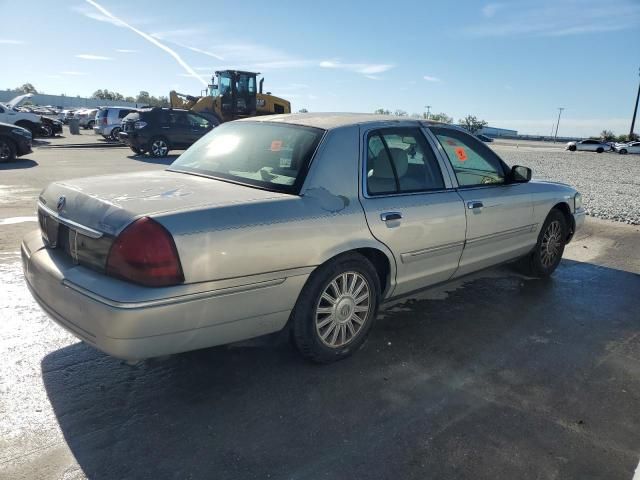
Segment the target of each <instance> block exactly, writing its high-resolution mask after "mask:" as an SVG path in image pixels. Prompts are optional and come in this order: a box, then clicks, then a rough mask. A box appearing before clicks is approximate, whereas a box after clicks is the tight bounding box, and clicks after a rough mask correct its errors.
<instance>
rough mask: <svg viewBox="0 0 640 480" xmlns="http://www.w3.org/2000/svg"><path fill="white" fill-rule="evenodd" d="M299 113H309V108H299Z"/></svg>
mask: <svg viewBox="0 0 640 480" xmlns="http://www.w3.org/2000/svg"><path fill="white" fill-rule="evenodd" d="M298 113H309V110H307V109H306V108H301V109H300V110H298Z"/></svg>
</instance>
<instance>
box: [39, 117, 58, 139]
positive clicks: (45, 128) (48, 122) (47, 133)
mask: <svg viewBox="0 0 640 480" xmlns="http://www.w3.org/2000/svg"><path fill="white" fill-rule="evenodd" d="M40 120H41V122H42V125H41V126H40V129H39V130H38V135H39V136H41V137H55V136H56V135H61V134H62V122H61V121H60V120H52V119H50V118H48V117H41V119H40Z"/></svg>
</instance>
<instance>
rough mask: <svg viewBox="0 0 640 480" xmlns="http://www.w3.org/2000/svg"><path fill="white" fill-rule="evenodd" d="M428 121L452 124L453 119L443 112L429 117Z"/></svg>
mask: <svg viewBox="0 0 640 480" xmlns="http://www.w3.org/2000/svg"><path fill="white" fill-rule="evenodd" d="M429 120H433V121H434V122H442V123H453V117H450V116H449V115H447V114H446V113H443V112H440V113H434V114H433V115H429Z"/></svg>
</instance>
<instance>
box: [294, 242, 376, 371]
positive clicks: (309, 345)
mask: <svg viewBox="0 0 640 480" xmlns="http://www.w3.org/2000/svg"><path fill="white" fill-rule="evenodd" d="M379 298H380V281H379V279H378V275H377V273H376V270H375V268H374V267H373V265H372V264H371V262H370V261H369V260H367V259H366V258H365V257H363V256H362V255H359V254H355V253H354V254H345V255H342V256H340V257H337V258H335V259H333V260H331V261H329V262H328V263H326V264H324V265H322V266H320V267H319V268H318V269H317V270H316V271H315V272H313V274H312V275H311V277H310V278H309V280H308V281H307V284H306V285H305V286H304V288H303V290H302V292H301V293H300V297H298V301H297V302H296V305H295V307H294V309H293V312H292V314H291V322H292V336H293V341H294V343H295V345H296V347H297V348H298V350H299V351H300V353H302V355H303V356H305V357H306V358H308V359H310V360H313V361H315V362H319V363H330V362H334V361H336V360H341V359H343V358H345V357H348V356H349V355H351V354H352V353H353V352H355V351H356V350H358V348H360V347H361V346H362V344H363V343H364V341H365V340H366V338H367V335H368V334H369V331H370V330H371V326H372V325H373V322H374V319H375V316H376V313H377V311H378V302H379Z"/></svg>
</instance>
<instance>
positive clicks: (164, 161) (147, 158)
mask: <svg viewBox="0 0 640 480" xmlns="http://www.w3.org/2000/svg"><path fill="white" fill-rule="evenodd" d="M179 156H180V155H179V154H170V155H167V156H166V157H152V156H151V155H146V154H142V155H128V158H130V159H132V160H137V161H139V162H145V163H157V164H158V165H171V164H172V163H173V162H174V161H175V159H176V158H178V157H179Z"/></svg>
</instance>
